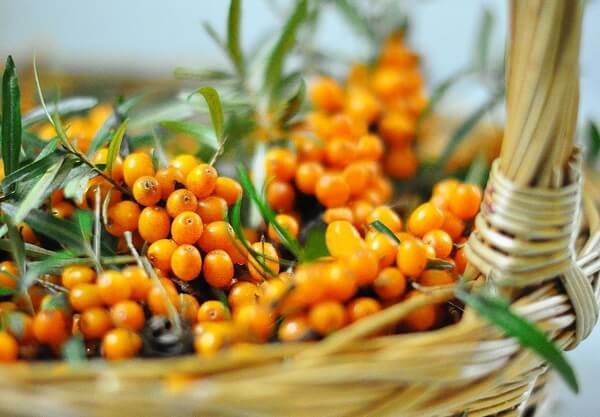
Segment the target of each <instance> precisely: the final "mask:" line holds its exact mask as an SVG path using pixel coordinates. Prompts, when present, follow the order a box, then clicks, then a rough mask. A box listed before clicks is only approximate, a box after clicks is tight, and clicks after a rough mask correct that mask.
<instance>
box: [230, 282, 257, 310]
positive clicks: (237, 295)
mask: <svg viewBox="0 0 600 417" xmlns="http://www.w3.org/2000/svg"><path fill="white" fill-rule="evenodd" d="M258 295H259V294H258V288H257V287H256V285H255V284H252V283H251V282H246V281H239V282H236V283H235V284H234V285H233V286H232V287H231V290H229V295H228V297H227V301H228V302H229V305H230V306H231V307H232V308H233V309H236V308H239V307H241V306H243V305H245V304H254V303H256V302H257V301H258Z"/></svg>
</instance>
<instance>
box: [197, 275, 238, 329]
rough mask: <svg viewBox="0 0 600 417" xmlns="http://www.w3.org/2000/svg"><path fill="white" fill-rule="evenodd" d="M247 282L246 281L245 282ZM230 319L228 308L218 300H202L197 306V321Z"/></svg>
mask: <svg viewBox="0 0 600 417" xmlns="http://www.w3.org/2000/svg"><path fill="white" fill-rule="evenodd" d="M246 284H248V283H246ZM229 319H230V314H229V310H228V309H227V307H226V306H225V304H223V303H222V302H220V301H217V300H208V301H205V302H203V303H202V304H201V305H200V308H198V317H197V321H198V322H199V323H204V322H207V321H208V322H210V321H225V320H229Z"/></svg>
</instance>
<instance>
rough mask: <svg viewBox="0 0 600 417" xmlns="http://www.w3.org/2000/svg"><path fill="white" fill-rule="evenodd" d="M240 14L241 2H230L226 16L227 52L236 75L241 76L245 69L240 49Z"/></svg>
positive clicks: (232, 0)
mask: <svg viewBox="0 0 600 417" xmlns="http://www.w3.org/2000/svg"><path fill="white" fill-rule="evenodd" d="M241 14H242V13H241V0H231V2H230V3H229V15H228V16H227V51H228V52H229V57H230V58H231V61H232V62H233V65H234V66H235V68H236V70H237V72H238V74H240V75H242V76H243V74H244V72H245V69H244V57H243V55H242V47H241V46H240V17H241Z"/></svg>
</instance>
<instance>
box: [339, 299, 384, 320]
mask: <svg viewBox="0 0 600 417" xmlns="http://www.w3.org/2000/svg"><path fill="white" fill-rule="evenodd" d="M346 311H347V316H348V320H349V321H350V323H354V322H355V321H358V320H360V319H363V318H365V317H367V316H370V315H371V314H375V313H377V312H378V311H381V304H379V302H378V301H377V300H375V299H374V298H371V297H360V298H357V299H355V300H353V301H352V302H351V303H350V304H348V307H347V308H346Z"/></svg>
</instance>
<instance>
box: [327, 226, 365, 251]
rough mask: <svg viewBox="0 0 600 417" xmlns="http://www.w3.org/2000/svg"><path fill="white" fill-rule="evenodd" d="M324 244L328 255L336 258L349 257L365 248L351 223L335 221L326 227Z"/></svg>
mask: <svg viewBox="0 0 600 417" xmlns="http://www.w3.org/2000/svg"><path fill="white" fill-rule="evenodd" d="M325 243H326V244H327V249H329V253H330V254H331V255H332V256H335V257H338V258H339V257H347V256H351V255H352V254H353V253H355V252H356V251H357V250H359V249H363V248H365V247H366V245H365V242H364V241H363V240H362V238H361V237H360V234H359V233H358V231H357V230H356V228H355V227H354V226H353V225H352V223H350V222H348V221H343V220H337V221H334V222H332V223H330V224H329V225H327V229H326V231H325Z"/></svg>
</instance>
